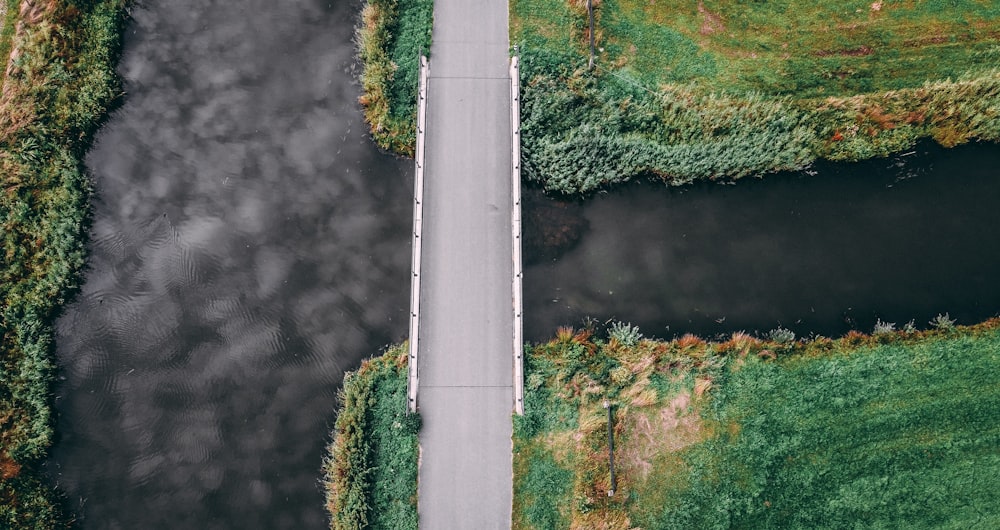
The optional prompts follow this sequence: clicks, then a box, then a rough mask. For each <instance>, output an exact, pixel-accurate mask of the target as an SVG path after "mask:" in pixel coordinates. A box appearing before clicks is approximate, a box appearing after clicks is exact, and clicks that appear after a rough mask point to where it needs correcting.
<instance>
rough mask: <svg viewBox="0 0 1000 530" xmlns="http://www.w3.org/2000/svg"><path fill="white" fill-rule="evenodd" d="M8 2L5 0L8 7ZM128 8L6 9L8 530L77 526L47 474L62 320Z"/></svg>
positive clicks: (0, 477) (2, 298)
mask: <svg viewBox="0 0 1000 530" xmlns="http://www.w3.org/2000/svg"><path fill="white" fill-rule="evenodd" d="M5 1H6V0H5ZM124 4H125V1H124V0H103V1H102V0H91V1H86V0H75V1H71V0H53V1H41V0H26V1H24V2H7V6H8V13H7V15H8V16H7V17H5V25H4V29H3V31H2V32H0V48H2V49H3V50H6V51H7V54H6V55H5V58H6V59H7V61H6V69H5V72H4V78H3V88H2V92H0V189H2V193H0V237H2V238H3V252H2V253H0V334H2V336H0V359H2V360H0V440H2V442H3V443H2V445H0V527H3V528H58V527H61V526H65V525H66V524H67V521H68V517H67V516H66V515H65V514H63V513H62V512H61V510H60V508H59V506H58V502H57V500H56V497H57V496H56V494H55V493H54V492H52V491H50V490H49V489H48V488H47V487H46V486H45V485H44V482H43V481H42V480H40V478H39V474H38V466H39V464H40V462H41V461H42V460H43V459H44V457H45V455H46V451H47V450H48V447H49V446H50V444H51V443H52V436H53V432H52V425H53V418H52V409H51V403H50V401H51V384H52V376H53V359H52V328H51V325H52V322H53V319H54V318H55V315H56V313H57V312H58V310H59V308H60V307H61V305H62V304H63V303H64V301H65V300H66V298H67V297H68V296H69V295H70V294H71V293H72V292H73V291H74V290H75V288H76V282H77V280H78V275H79V271H80V268H81V267H82V266H83V263H84V246H83V241H84V238H85V235H86V224H87V212H88V198H89V190H90V186H89V183H88V180H87V178H86V176H85V174H84V168H83V164H82V160H83V155H84V153H85V151H86V149H87V145H88V143H89V140H90V137H91V135H92V134H93V132H94V131H95V130H96V128H97V127H98V126H99V124H100V122H101V120H102V119H103V116H104V115H105V112H106V109H107V107H108V105H109V104H110V103H111V102H112V101H113V100H114V98H115V97H117V96H118V95H119V94H120V89H119V85H118V80H117V78H116V76H115V72H114V64H115V60H116V54H117V50H118V49H119V37H120V34H121V29H122V23H123V20H124V13H125V8H124Z"/></svg>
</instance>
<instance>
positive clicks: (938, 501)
mask: <svg viewBox="0 0 1000 530" xmlns="http://www.w3.org/2000/svg"><path fill="white" fill-rule="evenodd" d="M525 362H526V374H527V377H528V381H529V384H527V385H526V396H525V416H524V418H525V419H524V420H522V423H521V425H520V427H518V422H517V421H515V427H516V428H515V431H514V448H515V454H514V470H515V480H514V484H515V488H514V527H515V528H521V529H541V528H607V529H622V530H625V529H628V528H634V527H639V528H665V529H674V528H676V529H681V528H690V529H700V528H747V529H751V528H845V527H853V526H857V525H858V524H861V525H862V526H864V527H872V528H974V527H977V526H981V527H987V528H992V527H995V526H997V524H998V523H1000V504H998V503H997V502H996V501H997V497H996V493H995V492H996V491H998V490H1000V478H998V477H1000V453H998V452H997V450H996V448H997V447H998V443H1000V375H998V374H1000V320H997V319H994V320H990V321H988V322H985V323H983V324H980V325H976V326H971V327H962V326H956V327H953V328H950V329H930V330H927V331H917V330H915V329H904V330H900V331H895V330H883V331H882V332H880V333H879V334H877V335H874V334H873V335H865V334H862V333H857V332H855V333H851V334H849V335H848V336H845V337H843V338H841V339H836V340H834V339H828V338H823V337H816V338H812V339H810V340H804V341H799V342H794V341H792V342H789V341H781V342H777V341H775V340H772V339H761V338H755V337H752V336H750V335H747V334H746V333H734V334H733V335H732V338H730V339H729V340H727V341H725V342H707V341H704V340H701V339H698V338H697V337H693V336H691V335H685V336H684V337H681V338H679V339H675V340H672V341H652V340H640V341H638V342H636V343H635V344H634V345H633V346H631V347H626V346H625V345H623V344H622V343H621V342H620V341H617V340H609V341H608V342H607V343H604V342H602V341H600V340H591V339H590V337H589V335H587V334H577V335H572V334H569V333H560V336H559V338H557V339H555V340H553V341H551V342H549V343H547V344H541V345H536V346H534V347H532V348H530V349H529V351H528V352H527V357H526V361H525ZM605 399H607V400H609V401H610V402H611V403H612V404H613V405H614V411H615V412H614V415H613V418H612V420H611V421H612V424H611V425H610V428H611V430H612V431H613V433H614V436H615V455H614V456H615V466H616V471H617V479H618V480H617V488H616V489H615V492H614V495H613V496H610V497H609V496H608V495H607V493H608V490H609V487H610V481H609V471H610V469H609V465H608V453H607V451H608V444H607V434H606V429H607V428H608V427H609V426H608V424H607V419H606V416H605V411H604V409H603V406H602V402H603V400H605ZM543 502H544V504H543Z"/></svg>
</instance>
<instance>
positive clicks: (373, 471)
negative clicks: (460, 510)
mask: <svg viewBox="0 0 1000 530" xmlns="http://www.w3.org/2000/svg"><path fill="white" fill-rule="evenodd" d="M408 351H409V350H408V349H407V347H406V346H405V345H403V346H397V347H395V348H391V349H389V350H388V351H387V352H385V353H384V354H383V355H382V356H380V357H375V358H373V359H371V360H368V361H365V362H364V363H362V365H361V367H360V368H358V370H357V371H356V372H353V373H351V374H348V375H347V376H346V377H345V378H344V387H343V389H342V390H341V395H340V401H341V403H340V407H339V412H338V415H337V424H336V427H335V431H334V438H333V443H332V444H330V447H329V451H328V457H327V460H326V462H325V463H324V466H323V467H324V471H325V474H326V489H327V510H328V512H329V514H330V523H331V524H330V527H331V528H332V529H333V530H355V529H358V528H366V529H370V530H382V529H384V530H406V529H413V530H415V529H416V528H417V459H418V448H417V431H418V430H419V429H420V417H419V416H418V415H416V414H409V413H407V410H406V377H407V369H406V359H407V357H408Z"/></svg>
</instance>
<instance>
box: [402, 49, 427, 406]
mask: <svg viewBox="0 0 1000 530" xmlns="http://www.w3.org/2000/svg"><path fill="white" fill-rule="evenodd" d="M428 69H429V67H428V64H427V57H424V56H423V55H421V56H420V85H419V89H418V93H417V94H418V95H417V146H416V150H415V152H414V159H415V160H416V162H415V164H416V167H415V170H414V175H413V244H412V249H413V261H412V264H411V266H410V271H411V272H412V273H413V278H412V279H413V281H411V282H410V358H409V362H408V363H407V367H408V375H407V379H406V408H407V410H408V411H410V412H416V411H417V385H418V379H417V352H418V351H419V349H418V345H419V341H420V243H421V238H420V233H421V231H422V228H423V218H424V204H423V203H424V124H425V120H426V114H427V112H426V109H427V74H428Z"/></svg>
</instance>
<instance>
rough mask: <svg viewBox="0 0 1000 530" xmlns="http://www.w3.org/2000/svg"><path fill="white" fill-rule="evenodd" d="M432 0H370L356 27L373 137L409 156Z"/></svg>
mask: <svg viewBox="0 0 1000 530" xmlns="http://www.w3.org/2000/svg"><path fill="white" fill-rule="evenodd" d="M433 6H434V3H433V0H368V2H367V3H366V4H365V6H364V8H362V10H361V23H360V25H359V26H358V28H357V30H356V31H355V43H356V45H357V48H358V58H359V60H360V61H361V68H362V71H361V90H362V94H361V97H360V99H359V101H360V102H361V105H362V107H364V114H365V120H366V121H367V122H368V124H369V125H370V126H371V133H372V138H373V139H374V140H375V143H376V144H378V145H379V146H380V147H382V148H383V149H388V150H390V151H394V152H397V153H400V154H404V155H407V156H412V155H413V150H414V149H415V148H416V141H417V140H416V123H417V122H416V120H417V91H418V83H419V75H420V63H419V55H420V54H424V55H428V54H429V53H430V46H431V21H432V18H433Z"/></svg>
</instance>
